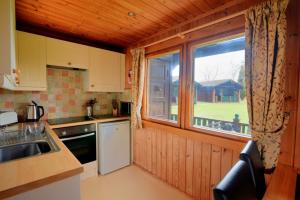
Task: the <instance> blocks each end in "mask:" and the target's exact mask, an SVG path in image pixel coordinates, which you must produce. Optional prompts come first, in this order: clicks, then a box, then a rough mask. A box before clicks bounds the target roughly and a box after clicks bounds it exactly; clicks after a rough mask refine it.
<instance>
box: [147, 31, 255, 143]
mask: <svg viewBox="0 0 300 200" xmlns="http://www.w3.org/2000/svg"><path fill="white" fill-rule="evenodd" d="M242 35H245V30H244V28H239V29H232V30H230V31H227V32H219V33H216V34H213V35H211V36H209V37H201V36H199V37H198V38H195V39H191V40H187V41H183V42H182V43H180V44H178V43H177V44H176V45H174V46H171V47H170V46H168V47H166V48H161V49H160V48H159V49H158V50H155V51H152V52H150V53H148V54H146V56H145V57H146V59H145V60H146V63H145V66H146V68H145V70H146V73H145V86H144V95H143V107H142V119H143V121H145V122H147V121H150V122H154V123H157V124H162V125H168V126H172V127H177V128H180V129H184V130H189V131H193V132H195V133H199V134H209V135H213V136H217V137H221V138H225V139H231V140H235V141H241V142H247V141H248V140H249V139H251V135H242V134H238V133H236V134H235V133H231V132H229V131H222V130H216V129H215V130H214V129H209V128H204V127H200V128H199V127H193V126H192V125H191V123H190V122H192V121H191V118H192V113H191V112H192V110H191V103H190V99H191V97H192V96H193V93H192V91H191V90H192V89H193V88H192V87H191V85H193V82H192V81H193V79H192V73H191V72H192V70H193V66H192V65H191V64H192V62H191V61H192V56H191V55H192V54H191V53H192V51H191V50H192V49H191V48H192V47H193V46H197V47H199V46H205V45H208V44H212V43H215V42H218V41H222V40H226V39H232V38H236V37H238V36H242ZM174 50H180V63H181V68H180V84H179V88H180V89H179V95H178V120H177V123H172V122H169V121H164V120H157V119H152V118H149V117H148V116H146V110H147V103H146V100H147V98H148V97H147V92H148V91H147V90H148V82H147V81H148V58H151V57H157V56H159V55H163V54H166V53H169V52H171V51H174Z"/></svg>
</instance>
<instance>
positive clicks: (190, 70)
mask: <svg viewBox="0 0 300 200" xmlns="http://www.w3.org/2000/svg"><path fill="white" fill-rule="evenodd" d="M244 35H245V33H244V32H241V33H235V34H228V35H226V36H224V35H222V36H219V37H214V38H206V39H205V40H203V39H200V40H195V41H192V42H189V43H188V44H187V60H186V63H187V67H186V80H187V91H186V93H185V97H186V99H185V102H186V108H185V112H186V113H187V115H186V119H185V120H184V126H185V128H186V129H187V130H191V131H195V132H201V133H207V134H211V135H215V136H221V137H226V138H230V139H237V140H241V141H247V140H249V139H251V135H243V134H239V133H232V132H229V131H224V130H217V129H213V128H206V127H195V126H193V124H192V122H193V103H192V102H193V101H192V100H193V98H194V92H193V90H194V87H193V85H194V78H193V77H194V63H193V50H194V49H195V48H199V47H203V46H207V45H210V44H215V43H217V42H221V41H226V40H230V39H234V38H237V37H241V36H244Z"/></svg>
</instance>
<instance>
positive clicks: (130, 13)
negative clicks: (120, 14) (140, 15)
mask: <svg viewBox="0 0 300 200" xmlns="http://www.w3.org/2000/svg"><path fill="white" fill-rule="evenodd" d="M128 16H129V17H134V16H136V14H135V12H132V11H129V12H128Z"/></svg>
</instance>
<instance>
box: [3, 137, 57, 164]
mask: <svg viewBox="0 0 300 200" xmlns="http://www.w3.org/2000/svg"><path fill="white" fill-rule="evenodd" d="M11 141H13V142H11ZM55 151H59V148H58V146H57V145H56V144H55V142H54V141H53V139H52V138H51V136H50V135H49V134H48V133H43V134H42V135H40V136H39V137H38V138H37V137H36V136H35V137H28V136H27V139H26V140H24V139H22V140H21V139H16V138H15V139H14V140H8V141H7V143H6V144H5V145H0V163H2V162H6V161H11V160H16V159H21V158H26V157H31V156H37V155H42V154H44V153H50V152H55Z"/></svg>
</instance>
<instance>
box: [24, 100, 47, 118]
mask: <svg viewBox="0 0 300 200" xmlns="http://www.w3.org/2000/svg"><path fill="white" fill-rule="evenodd" d="M43 116H44V107H43V106H39V105H38V104H37V103H36V102H34V101H32V104H30V105H28V106H27V117H26V121H28V122H37V121H39V120H40V119H41V118H42V117H43Z"/></svg>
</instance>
